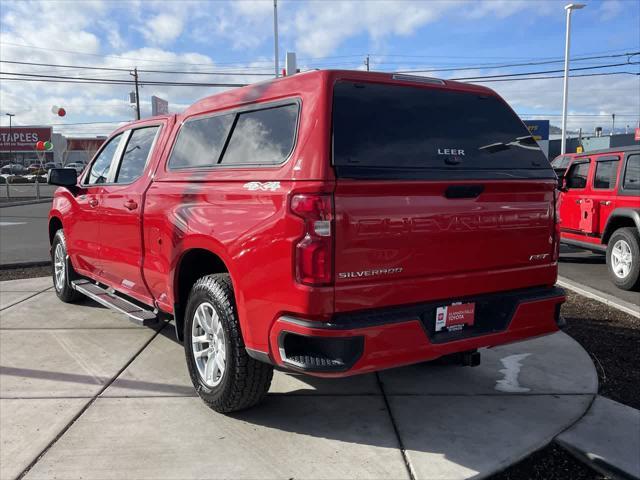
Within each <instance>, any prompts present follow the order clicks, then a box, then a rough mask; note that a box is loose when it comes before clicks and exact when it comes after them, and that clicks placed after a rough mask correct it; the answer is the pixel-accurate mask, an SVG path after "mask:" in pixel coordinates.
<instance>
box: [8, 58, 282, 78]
mask: <svg viewBox="0 0 640 480" xmlns="http://www.w3.org/2000/svg"><path fill="white" fill-rule="evenodd" d="M0 63H10V64H13V65H33V66H38V67H56V68H77V69H80V70H102V71H110V72H127V73H128V72H130V71H131V69H130V68H116V67H88V66H82V65H59V64H54V63H35V62H18V61H15V60H0ZM138 72H140V73H172V74H189V75H229V76H233V75H251V76H267V77H273V74H272V73H258V72H256V73H251V72H248V73H247V72H199V71H184V70H183V71H179V70H147V69H138Z"/></svg>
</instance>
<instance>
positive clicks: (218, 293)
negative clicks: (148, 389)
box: [184, 274, 273, 413]
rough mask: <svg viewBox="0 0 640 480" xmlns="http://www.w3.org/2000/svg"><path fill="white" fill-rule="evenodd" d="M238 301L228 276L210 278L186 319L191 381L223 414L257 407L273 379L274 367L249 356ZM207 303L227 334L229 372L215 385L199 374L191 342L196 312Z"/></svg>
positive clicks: (199, 287)
mask: <svg viewBox="0 0 640 480" xmlns="http://www.w3.org/2000/svg"><path fill="white" fill-rule="evenodd" d="M234 298H235V297H234V295H233V286H232V284H231V279H230V278H229V275H228V274H216V275H207V276H205V277H202V278H200V279H199V280H198V281H197V282H196V283H195V284H194V285H193V287H192V289H191V292H190V294H189V300H188V301H187V306H186V311H185V318H184V351H185V355H186V358H187V366H188V368H189V375H190V377H191V381H192V382H193V385H194V387H195V389H196V392H198V395H199V396H200V398H202V400H204V402H205V403H206V404H207V405H208V406H209V407H211V408H212V409H213V410H215V411H216V412H219V413H230V412H235V411H238V410H244V409H246V408H250V407H253V406H254V405H257V404H258V403H260V402H261V401H262V399H263V398H264V397H265V395H266V394H267V392H268V391H269V386H270V385H271V379H272V377H273V366H271V365H269V364H266V363H263V362H259V361H257V360H254V359H253V358H251V357H249V355H247V351H246V350H245V346H244V341H243V339H242V333H241V331H240V324H239V322H238V315H237V312H236V306H235V300H234ZM205 303H208V304H210V305H211V306H213V309H214V310H215V312H216V313H217V315H218V321H219V322H220V323H221V328H222V329H223V332H224V345H225V355H224V358H225V360H226V363H225V370H224V373H223V374H222V375H220V378H219V383H218V384H217V385H215V386H209V385H207V383H205V381H204V379H203V377H202V375H201V374H200V372H199V371H198V365H197V364H196V360H195V358H194V354H193V345H192V341H191V339H192V336H191V334H192V328H193V323H194V321H195V314H196V310H197V309H198V307H200V306H201V305H203V304H205ZM211 345H212V344H209V346H211Z"/></svg>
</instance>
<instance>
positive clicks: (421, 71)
mask: <svg viewBox="0 0 640 480" xmlns="http://www.w3.org/2000/svg"><path fill="white" fill-rule="evenodd" d="M637 54H640V52H629V53H621V54H617V55H600V56H594V57H582V58H571V59H570V60H571V61H572V62H579V61H583V60H596V59H601V58H617V57H631V56H634V55H637ZM562 62H564V60H547V61H542V62H526V63H511V64H503V65H492V66H491V67H490V68H508V67H528V66H534V65H547V64H551V63H562ZM487 66H488V64H485V65H476V66H469V67H460V68H437V69H431V70H399V71H398V72H396V73H430V72H452V71H456V70H473V69H483V68H486V67H487Z"/></svg>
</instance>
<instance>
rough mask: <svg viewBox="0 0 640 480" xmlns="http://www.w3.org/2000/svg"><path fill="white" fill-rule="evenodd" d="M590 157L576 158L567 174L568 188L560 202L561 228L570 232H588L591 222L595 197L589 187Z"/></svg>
mask: <svg viewBox="0 0 640 480" xmlns="http://www.w3.org/2000/svg"><path fill="white" fill-rule="evenodd" d="M590 167H591V159H590V158H580V159H577V160H574V161H573V163H571V165H570V166H569V170H568V171H567V174H566V176H565V186H566V188H567V190H566V191H565V192H563V194H562V199H561V203H560V220H561V224H560V228H561V229H562V230H563V231H567V232H570V233H586V231H585V229H586V230H589V229H588V228H586V227H588V225H589V222H591V215H592V210H593V199H591V198H590V197H589V193H590V189H589V188H588V179H589V169H590Z"/></svg>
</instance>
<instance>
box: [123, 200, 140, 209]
mask: <svg viewBox="0 0 640 480" xmlns="http://www.w3.org/2000/svg"><path fill="white" fill-rule="evenodd" d="M124 208H126V209H127V210H135V209H136V208H138V204H137V203H136V202H135V201H134V200H127V201H126V202H124Z"/></svg>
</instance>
